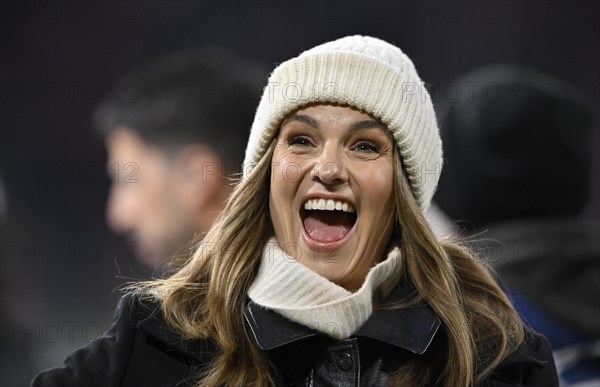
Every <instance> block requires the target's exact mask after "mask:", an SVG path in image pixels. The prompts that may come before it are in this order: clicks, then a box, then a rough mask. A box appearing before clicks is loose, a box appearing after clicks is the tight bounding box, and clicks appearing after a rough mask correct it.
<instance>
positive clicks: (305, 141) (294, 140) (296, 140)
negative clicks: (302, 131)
mask: <svg viewBox="0 0 600 387" xmlns="http://www.w3.org/2000/svg"><path fill="white" fill-rule="evenodd" d="M287 143H288V145H290V146H293V145H296V146H301V147H307V146H310V145H312V143H311V141H310V138H308V137H306V136H292V137H290V138H289V139H288V141H287Z"/></svg>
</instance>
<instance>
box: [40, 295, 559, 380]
mask: <svg viewBox="0 0 600 387" xmlns="http://www.w3.org/2000/svg"><path fill="white" fill-rule="evenodd" d="M245 316H246V320H247V322H248V324H249V326H250V328H251V331H252V332H253V334H254V337H255V339H256V341H257V343H258V345H259V347H260V348H261V349H262V350H263V351H264V352H265V354H266V356H267V359H268V361H269V363H270V365H271V369H272V374H273V377H274V379H275V380H276V382H277V384H278V385H300V386H385V385H388V384H389V375H390V374H391V373H392V372H393V371H394V370H396V369H398V367H399V366H400V365H401V364H402V363H403V362H404V361H406V359H408V358H409V357H411V356H420V354H423V353H425V352H426V351H436V345H437V343H438V342H440V341H441V340H440V339H441V338H442V335H443V334H444V332H443V328H441V326H440V321H439V319H438V317H437V316H436V315H435V314H434V313H433V311H432V310H431V308H430V307H429V306H427V305H418V306H416V307H414V308H411V309H402V310H376V311H374V312H373V314H372V315H371V317H370V318H369V319H368V320H367V322H366V323H365V324H364V325H363V326H362V327H361V328H360V329H359V331H358V332H356V334H354V335H353V336H352V337H351V338H349V339H346V340H341V341H336V340H333V339H330V338H328V337H327V336H325V335H322V334H319V333H318V332H315V331H313V330H311V329H309V328H307V327H304V326H302V325H299V324H296V323H293V322H291V321H289V320H287V319H285V318H284V317H282V316H280V315H279V314H277V313H275V312H272V311H268V310H266V309H264V308H261V307H259V306H258V305H256V304H254V303H252V302H249V304H248V305H247V308H246V312H245ZM216 350H217V349H216V348H215V346H214V345H212V344H211V343H210V342H208V341H203V340H194V341H188V340H184V339H182V337H181V336H180V335H179V334H178V333H177V332H175V331H173V330H172V329H170V328H169V327H168V326H167V324H166V323H165V321H164V318H163V317H162V314H161V313H160V309H159V308H157V307H156V305H153V304H149V303H147V302H144V301H141V300H140V299H138V298H136V297H134V296H131V295H126V296H124V297H123V298H122V299H121V301H120V303H119V306H118V308H117V313H116V317H115V322H114V324H113V326H112V327H111V329H110V330H109V331H108V332H107V333H106V334H105V335H104V336H102V337H100V338H98V339H96V340H95V341H93V342H91V343H90V344H88V345H86V346H85V347H83V348H81V349H79V350H77V351H76V352H74V353H73V354H72V355H71V356H70V357H69V358H67V360H66V361H65V365H64V366H63V367H60V368H55V369H51V370H47V371H44V372H42V373H40V374H39V375H37V377H36V378H35V379H34V380H33V382H32V386H33V387H41V386H63V387H67V386H98V387H100V386H101V387H109V386H143V387H150V386H178V387H182V386H193V385H194V381H195V377H196V376H197V375H198V374H199V372H200V371H201V370H202V368H203V367H204V366H205V365H206V364H208V362H210V360H211V359H212V358H213V357H214V354H215V353H216ZM434 353H435V352H434ZM440 361H441V359H440ZM515 385H517V386H540V387H542V386H543V387H552V386H558V382H557V378H556V370H555V366H554V362H553V359H552V354H551V351H550V348H549V346H548V343H547V341H546V340H545V339H544V338H543V337H542V336H540V335H537V334H535V333H531V334H529V335H528V339H527V340H526V342H524V343H523V345H522V346H521V347H520V348H519V350H518V351H516V352H515V353H513V354H512V355H510V356H509V357H508V358H507V359H505V360H504V361H503V363H502V364H501V365H500V366H499V367H498V368H497V369H496V370H495V372H494V373H493V374H492V375H491V376H490V377H489V378H488V379H487V380H486V381H485V382H484V383H483V384H482V386H494V387H501V386H515ZM450 387H452V386H450ZM460 387H462V386H460Z"/></svg>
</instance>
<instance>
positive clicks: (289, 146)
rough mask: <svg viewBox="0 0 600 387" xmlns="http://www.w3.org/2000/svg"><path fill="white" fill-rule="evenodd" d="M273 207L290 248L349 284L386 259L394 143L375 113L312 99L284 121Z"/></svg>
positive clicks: (318, 269)
mask: <svg viewBox="0 0 600 387" xmlns="http://www.w3.org/2000/svg"><path fill="white" fill-rule="evenodd" d="M276 141H277V144H276V147H275V150H274V154H273V160H272V165H271V191H270V197H269V207H270V214H271V219H272V221H273V227H274V230H275V237H276V238H277V241H278V243H279V245H280V246H281V247H282V248H283V249H284V250H285V251H287V253H288V254H290V255H291V256H293V257H294V258H296V259H297V260H298V261H300V262H302V263H303V264H304V265H306V266H307V267H309V268H310V269H312V270H314V271H316V272H317V273H319V274H320V275H322V276H323V277H325V278H327V279H329V280H331V281H333V282H335V283H337V284H338V285H340V286H343V287H344V288H346V289H348V290H356V289H358V288H359V287H360V286H361V285H362V283H363V282H364V278H365V276H366V274H367V272H368V271H369V269H370V268H371V267H372V266H373V265H375V264H376V263H377V262H378V261H379V260H381V259H382V257H383V256H384V254H385V253H386V248H387V245H388V242H389V239H390V237H391V235H392V231H393V220H394V202H393V181H394V179H393V176H394V157H393V147H394V142H393V140H392V137H391V135H390V133H389V131H388V130H387V129H386V127H385V126H383V125H382V124H381V123H379V122H377V121H376V120H375V119H373V117H371V116H369V115H367V114H364V113H361V112H360V111H358V110H355V109H352V108H349V107H343V106H337V105H313V106H309V107H306V108H303V109H300V110H298V111H296V112H294V113H292V114H290V115H289V116H288V117H287V118H286V119H285V120H284V121H283V122H282V124H281V128H280V133H279V137H278V139H277V140H276Z"/></svg>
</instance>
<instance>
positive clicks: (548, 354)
mask: <svg viewBox="0 0 600 387" xmlns="http://www.w3.org/2000/svg"><path fill="white" fill-rule="evenodd" d="M515 385H518V386H539V387H555V386H556V387H558V376H557V373H556V365H555V364H554V358H553V356H552V348H551V347H550V343H549V342H548V340H547V339H546V338H545V337H544V336H543V335H541V334H539V333H537V332H535V331H534V330H531V329H529V328H525V336H524V340H523V342H522V343H521V345H520V346H519V347H518V348H517V349H516V350H515V351H514V352H512V353H511V354H510V355H508V356H507V357H506V358H505V359H504V360H503V361H502V362H501V363H500V364H499V365H498V367H496V369H495V370H494V371H493V372H492V374H491V375H490V376H489V377H488V378H487V379H486V380H485V381H484V382H483V383H481V384H480V386H481V387H484V386H485V387H504V386H515Z"/></svg>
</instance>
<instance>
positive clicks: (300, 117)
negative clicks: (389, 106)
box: [281, 114, 387, 132]
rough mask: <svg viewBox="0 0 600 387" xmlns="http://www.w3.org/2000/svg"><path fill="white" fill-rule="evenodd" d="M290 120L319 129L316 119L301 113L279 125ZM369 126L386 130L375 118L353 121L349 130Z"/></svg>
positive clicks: (368, 127) (282, 124) (283, 124)
mask: <svg viewBox="0 0 600 387" xmlns="http://www.w3.org/2000/svg"><path fill="white" fill-rule="evenodd" d="M290 121H298V122H301V123H303V124H306V125H308V126H311V127H313V128H315V129H319V122H318V121H317V120H315V119H314V118H312V117H310V116H306V115H303V114H294V115H292V116H289V117H287V118H286V119H285V120H283V122H282V123H281V127H283V126H285V124H287V123H288V122H290ZM370 128H380V129H383V130H387V126H385V125H384V124H382V123H381V122H379V121H375V120H364V121H358V122H355V123H353V124H352V125H350V127H349V130H350V131H351V132H355V131H357V130H362V129H370Z"/></svg>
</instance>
